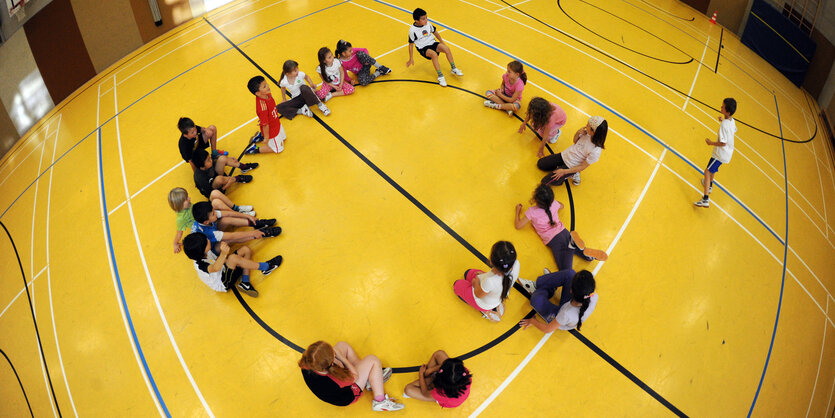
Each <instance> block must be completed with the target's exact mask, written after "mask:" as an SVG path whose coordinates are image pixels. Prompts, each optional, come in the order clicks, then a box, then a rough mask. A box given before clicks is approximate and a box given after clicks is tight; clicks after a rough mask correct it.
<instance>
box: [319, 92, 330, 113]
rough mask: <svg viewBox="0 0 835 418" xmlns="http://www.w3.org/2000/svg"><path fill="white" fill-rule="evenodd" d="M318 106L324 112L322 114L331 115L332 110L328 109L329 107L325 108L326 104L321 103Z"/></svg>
mask: <svg viewBox="0 0 835 418" xmlns="http://www.w3.org/2000/svg"><path fill="white" fill-rule="evenodd" d="M328 94H330V93H328ZM317 106H319V110H321V111H322V114H323V115H325V116H328V115H330V114H331V110H330V109H328V107H327V106H325V104H324V103H319V104H318V105H317Z"/></svg>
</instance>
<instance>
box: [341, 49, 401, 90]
mask: <svg viewBox="0 0 835 418" xmlns="http://www.w3.org/2000/svg"><path fill="white" fill-rule="evenodd" d="M335 54H336V57H337V58H339V60H340V61H342V68H344V69H345V70H346V71H350V72H352V73H354V75H356V76H357V82H359V84H360V85H362V86H367V85H368V84H369V83H371V82H372V81H374V79H375V78H377V77H379V76H381V75H386V74H388V73H390V72H391V68H389V67H386V66H385V65H382V64H380V63H378V62H377V60H375V59H374V58H371V54H370V53H369V52H368V50H367V49H365V48H354V47H352V46H351V43H350V42H348V41H345V40H342V39H340V40H339V42H337V43H336V51H335ZM372 66H374V67H376V68H377V69H376V70H375V71H374V72H373V73H372V72H371V67H372ZM357 82H354V81H353V80H351V83H352V84H357Z"/></svg>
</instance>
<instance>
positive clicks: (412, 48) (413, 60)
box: [406, 42, 415, 68]
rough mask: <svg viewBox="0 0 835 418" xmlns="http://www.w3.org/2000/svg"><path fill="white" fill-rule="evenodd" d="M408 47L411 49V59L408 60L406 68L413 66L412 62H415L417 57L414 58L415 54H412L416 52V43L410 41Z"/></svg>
mask: <svg viewBox="0 0 835 418" xmlns="http://www.w3.org/2000/svg"><path fill="white" fill-rule="evenodd" d="M406 48H408V49H409V60H408V61H406V68H409V67H411V66H412V64H414V63H415V59H414V57H413V55H412V54H413V53H414V48H415V44H413V43H411V42H409V46H408V47H406Z"/></svg>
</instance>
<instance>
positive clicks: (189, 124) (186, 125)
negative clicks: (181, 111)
mask: <svg viewBox="0 0 835 418" xmlns="http://www.w3.org/2000/svg"><path fill="white" fill-rule="evenodd" d="M177 129H179V130H180V133H181V134H183V136H184V137H186V138H188V139H194V137H196V136H197V126H196V125H195V124H194V121H193V120H191V119H189V118H180V120H178V121H177Z"/></svg>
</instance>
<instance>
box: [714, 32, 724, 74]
mask: <svg viewBox="0 0 835 418" xmlns="http://www.w3.org/2000/svg"><path fill="white" fill-rule="evenodd" d="M724 37H725V27H724V26H722V32H721V33H719V48H717V51H716V67H715V68H713V74H717V73H718V72H719V57H720V56H722V39H724Z"/></svg>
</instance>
